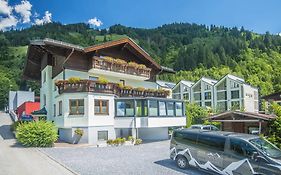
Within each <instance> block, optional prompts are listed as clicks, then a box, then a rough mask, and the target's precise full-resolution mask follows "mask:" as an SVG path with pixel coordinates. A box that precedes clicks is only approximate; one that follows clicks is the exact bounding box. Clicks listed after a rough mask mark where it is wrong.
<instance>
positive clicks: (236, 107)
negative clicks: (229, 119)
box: [231, 101, 240, 110]
mask: <svg viewBox="0 0 281 175" xmlns="http://www.w3.org/2000/svg"><path fill="white" fill-rule="evenodd" d="M239 109H240V102H239V101H232V102H231V110H239Z"/></svg>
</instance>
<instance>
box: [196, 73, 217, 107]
mask: <svg viewBox="0 0 281 175" xmlns="http://www.w3.org/2000/svg"><path fill="white" fill-rule="evenodd" d="M216 82H217V80H213V79H210V78H206V77H202V78H201V79H200V80H198V81H197V82H196V83H195V84H193V86H192V87H191V94H192V96H191V101H192V102H194V103H196V104H198V105H200V106H202V107H207V108H214V106H215V105H214V85H215V84H216Z"/></svg>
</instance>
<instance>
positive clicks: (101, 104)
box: [95, 100, 109, 115]
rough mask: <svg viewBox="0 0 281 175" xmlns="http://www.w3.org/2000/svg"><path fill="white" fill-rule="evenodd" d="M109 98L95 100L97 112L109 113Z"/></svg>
mask: <svg viewBox="0 0 281 175" xmlns="http://www.w3.org/2000/svg"><path fill="white" fill-rule="evenodd" d="M108 104H109V101H108V100H95V114H98V115H100V114H104V115H108V114H109V113H108Z"/></svg>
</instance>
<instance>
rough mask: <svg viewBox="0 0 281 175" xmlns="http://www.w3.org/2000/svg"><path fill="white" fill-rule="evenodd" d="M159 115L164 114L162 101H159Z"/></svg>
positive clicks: (164, 109)
mask: <svg viewBox="0 0 281 175" xmlns="http://www.w3.org/2000/svg"><path fill="white" fill-rule="evenodd" d="M159 115H160V116H165V115H167V114H166V103H165V102H163V101H160V102H159Z"/></svg>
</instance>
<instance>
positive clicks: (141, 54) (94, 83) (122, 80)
mask: <svg viewBox="0 0 281 175" xmlns="http://www.w3.org/2000/svg"><path fill="white" fill-rule="evenodd" d="M169 71H170V70H169V69H166V68H163V67H161V66H160V65H159V64H157V63H156V62H155V61H154V60H153V59H152V58H151V57H150V55H149V54H148V53H146V52H145V51H144V50H143V49H142V48H140V46H138V45H137V44H136V43H135V42H134V41H133V40H131V39H129V38H124V39H120V40H116V41H110V42H106V43H103V44H98V45H94V46H90V47H87V48H82V47H80V46H76V45H72V44H68V43H64V42H60V41H55V40H51V39H44V40H36V41H33V42H31V44H30V45H29V48H28V53H27V61H26V65H25V69H24V77H25V78H29V79H34V80H38V81H41V89H40V99H41V108H43V107H45V109H46V110H47V119H48V120H50V121H54V123H55V124H56V126H57V127H58V128H59V135H60V139H62V140H65V141H69V142H70V141H72V138H73V136H74V130H75V129H76V128H82V129H83V130H84V133H85V134H84V135H83V138H82V140H83V142H86V143H90V144H98V143H99V142H104V141H105V140H108V139H115V138H116V137H127V136H129V135H132V136H134V137H137V138H142V139H147V140H154V139H167V138H168V127H175V126H185V125H186V117H185V113H184V104H183V101H182V100H175V99H170V98H167V97H168V96H169V93H168V91H166V90H163V89H161V88H160V89H158V90H157V87H158V86H157V83H156V76H157V75H158V74H160V73H164V72H169Z"/></svg>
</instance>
